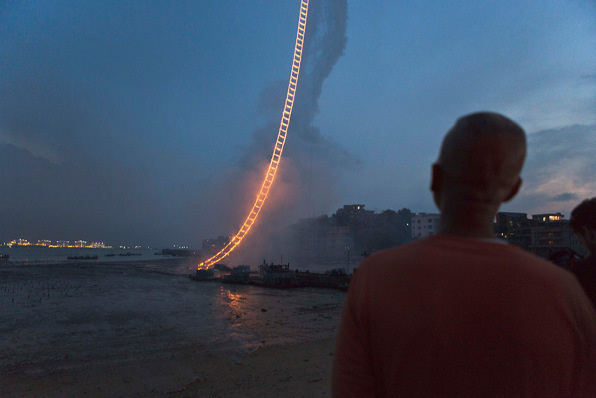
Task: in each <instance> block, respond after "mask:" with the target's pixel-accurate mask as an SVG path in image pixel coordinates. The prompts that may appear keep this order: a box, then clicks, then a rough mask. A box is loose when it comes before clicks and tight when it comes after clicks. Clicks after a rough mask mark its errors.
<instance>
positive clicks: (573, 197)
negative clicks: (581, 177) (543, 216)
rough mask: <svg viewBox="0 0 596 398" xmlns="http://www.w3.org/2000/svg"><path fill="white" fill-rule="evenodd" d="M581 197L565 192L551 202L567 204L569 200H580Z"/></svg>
mask: <svg viewBox="0 0 596 398" xmlns="http://www.w3.org/2000/svg"><path fill="white" fill-rule="evenodd" d="M578 199H579V197H578V196H577V194H575V193H573V192H565V193H562V194H559V195H555V196H553V197H551V198H550V199H549V201H551V202H567V201H569V200H578Z"/></svg>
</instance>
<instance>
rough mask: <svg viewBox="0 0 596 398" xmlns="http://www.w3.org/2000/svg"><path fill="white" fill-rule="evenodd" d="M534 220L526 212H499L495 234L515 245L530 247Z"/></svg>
mask: <svg viewBox="0 0 596 398" xmlns="http://www.w3.org/2000/svg"><path fill="white" fill-rule="evenodd" d="M532 221H533V220H530V219H528V215H527V214H526V213H512V212H499V213H497V216H496V224H495V234H496V235H497V236H498V237H500V238H502V239H505V240H506V241H508V242H510V243H512V244H514V245H517V246H520V247H523V248H524V249H529V248H530V245H531V244H532Z"/></svg>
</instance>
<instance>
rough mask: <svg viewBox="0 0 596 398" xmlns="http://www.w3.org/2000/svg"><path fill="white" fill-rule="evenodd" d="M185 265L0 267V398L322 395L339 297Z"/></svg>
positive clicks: (326, 393) (170, 261)
mask: <svg viewBox="0 0 596 398" xmlns="http://www.w3.org/2000/svg"><path fill="white" fill-rule="evenodd" d="M191 266H192V265H191ZM188 268H189V263H188V260H185V259H160V260H157V261H142V262H129V263H110V264H102V263H93V264H90V263H83V264H59V265H51V264H43V265H30V266H22V265H20V266H6V265H3V266H1V267H0V315H2V319H3V323H2V325H0V335H1V336H2V339H1V341H0V349H1V353H0V370H1V373H0V396H3V397H6V396H8V397H13V396H14V397H34V396H35V397H39V396H46V397H61V396H89V397H102V396H110V397H111V396H114V397H117V396H121V397H129V396H139V397H141V396H167V395H179V396H189V397H190V396H207V397H234V396H249V397H250V396H255V397H256V396H259V397H261V396H279V397H307V396H308V397H313V396H315V397H316V396H329V395H330V384H329V383H330V371H331V363H332V360H333V349H334V337H335V334H336V331H337V325H338V323H339V318H340V314H341V309H342V307H343V302H344V300H345V293H343V292H339V291H335V290H326V289H313V288H304V289H289V290H279V289H265V288H261V287H255V286H235V285H222V284H220V283H219V282H195V281H191V280H190V279H189V278H188V277H187V275H188ZM4 320H6V321H4Z"/></svg>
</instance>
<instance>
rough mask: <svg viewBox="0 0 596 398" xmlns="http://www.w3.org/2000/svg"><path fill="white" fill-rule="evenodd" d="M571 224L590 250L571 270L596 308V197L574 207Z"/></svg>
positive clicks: (580, 239)
mask: <svg viewBox="0 0 596 398" xmlns="http://www.w3.org/2000/svg"><path fill="white" fill-rule="evenodd" d="M570 225H571V228H572V229H573V232H575V234H576V235H577V237H578V239H579V241H580V242H581V243H582V244H583V245H584V246H585V247H586V249H587V250H588V252H587V253H586V255H585V257H584V258H583V259H582V260H581V261H580V262H579V264H577V265H576V266H575V267H574V268H573V269H572V270H571V271H572V272H573V273H574V274H575V277H576V278H577V280H578V281H579V283H580V284H581V285H582V287H583V288H584V290H585V292H586V295H587V296H588V297H589V298H590V300H591V301H592V305H593V306H594V307H595V308H596V197H594V198H592V199H586V200H584V201H583V202H581V203H580V204H579V205H578V206H577V207H576V208H575V209H573V211H572V212H571V221H570Z"/></svg>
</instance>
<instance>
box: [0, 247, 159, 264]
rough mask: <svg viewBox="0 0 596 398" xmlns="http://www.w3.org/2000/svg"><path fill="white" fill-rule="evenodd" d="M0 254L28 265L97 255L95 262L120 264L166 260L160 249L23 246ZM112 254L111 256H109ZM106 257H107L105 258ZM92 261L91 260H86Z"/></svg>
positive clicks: (2, 249) (1, 248) (1, 250)
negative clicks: (127, 254)
mask: <svg viewBox="0 0 596 398" xmlns="http://www.w3.org/2000/svg"><path fill="white" fill-rule="evenodd" d="M0 253H2V254H8V255H9V256H10V259H9V260H10V261H13V262H29V263H62V262H67V261H68V259H67V257H69V256H94V255H97V261H101V262H104V261H109V262H122V261H128V260H132V261H138V260H154V259H159V258H167V257H170V256H162V255H161V254H159V255H155V253H161V249H133V248H128V249H120V248H118V249H91V248H70V247H69V248H62V247H60V248H48V247H43V246H33V247H31V246H25V247H7V246H3V247H0ZM126 253H131V254H132V253H134V254H140V255H134V256H121V254H126ZM112 254H113V256H111V255H112ZM106 255H107V256H106ZM88 261H93V260H88Z"/></svg>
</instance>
